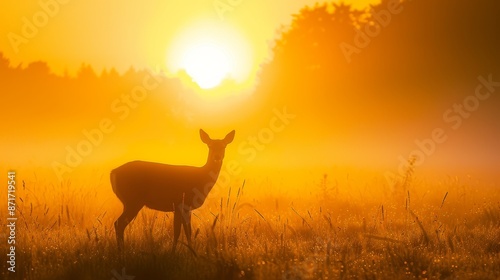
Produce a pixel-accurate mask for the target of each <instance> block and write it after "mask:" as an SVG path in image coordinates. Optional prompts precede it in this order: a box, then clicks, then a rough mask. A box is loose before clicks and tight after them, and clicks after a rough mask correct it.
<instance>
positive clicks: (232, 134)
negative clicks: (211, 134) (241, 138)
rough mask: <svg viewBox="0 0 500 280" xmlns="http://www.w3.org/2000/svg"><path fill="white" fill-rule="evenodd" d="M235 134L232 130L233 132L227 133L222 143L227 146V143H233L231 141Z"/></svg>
mask: <svg viewBox="0 0 500 280" xmlns="http://www.w3.org/2000/svg"><path fill="white" fill-rule="evenodd" d="M235 133H236V132H235V131H234V130H233V131H231V132H229V133H228V134H227V135H226V137H224V142H225V143H226V145H227V144H229V143H231V142H233V140H234V134H235Z"/></svg>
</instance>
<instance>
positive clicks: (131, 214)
mask: <svg viewBox="0 0 500 280" xmlns="http://www.w3.org/2000/svg"><path fill="white" fill-rule="evenodd" d="M141 208H142V206H133V207H132V206H126V205H124V206H123V213H122V214H121V216H120V217H118V219H116V221H115V233H116V242H117V244H118V250H121V249H123V243H124V241H123V235H124V232H125V228H126V227H127V226H128V224H129V223H130V222H131V221H132V220H133V219H134V218H135V216H137V213H139V211H140V210H141Z"/></svg>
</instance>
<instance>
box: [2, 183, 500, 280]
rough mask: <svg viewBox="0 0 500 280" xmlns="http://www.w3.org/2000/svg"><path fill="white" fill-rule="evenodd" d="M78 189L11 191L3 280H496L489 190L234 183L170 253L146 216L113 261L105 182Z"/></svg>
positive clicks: (499, 217)
mask: <svg viewBox="0 0 500 280" xmlns="http://www.w3.org/2000/svg"><path fill="white" fill-rule="evenodd" d="M407 175H411V174H407ZM88 180H89V183H81V184H76V185H75V184H74V183H72V181H71V180H67V181H64V182H62V183H58V184H56V183H50V182H44V181H43V180H40V181H38V180H37V179H35V178H32V179H29V180H28V179H26V180H22V181H21V180H20V181H19V182H18V188H17V195H18V198H17V204H18V209H17V210H18V213H17V215H18V217H19V220H18V228H17V243H16V244H17V259H16V272H15V273H11V272H8V271H7V263H6V262H5V261H2V265H1V268H2V270H1V271H2V272H1V273H0V275H1V278H2V279H36V280H43V279H117V280H120V279H128V280H132V279H135V280H140V279H499V278H500V254H499V253H500V199H499V198H500V197H499V193H498V191H497V189H496V188H495V186H493V185H491V186H488V185H486V184H485V185H481V183H480V182H477V181H474V180H472V179H470V180H461V179H458V178H448V179H445V180H443V181H442V182H440V183H428V182H425V181H423V180H419V179H418V178H409V177H408V178H406V180H401V181H400V182H398V183H397V184H395V185H394V186H393V187H392V188H391V187H389V186H388V185H387V183H386V182H385V181H384V180H382V179H381V180H373V181H372V182H371V183H366V184H365V183H358V182H357V181H356V180H353V179H346V178H334V176H328V175H326V174H325V175H324V177H314V178H310V179H309V178H308V179H307V180H309V181H310V183H308V184H305V185H300V186H298V187H297V188H296V189H295V188H287V187H286V184H280V183H276V182H275V181H273V180H272V179H269V180H260V181H259V180H252V179H247V180H246V181H244V180H243V179H241V180H239V181H237V182H233V183H232V184H231V185H229V186H226V187H222V186H218V188H219V189H218V190H217V191H214V193H212V194H210V195H209V198H208V199H207V201H206V202H205V204H204V205H203V207H201V208H200V209H198V210H195V211H194V217H193V236H194V242H193V244H192V246H191V247H190V246H188V245H187V244H186V243H185V240H186V239H185V236H183V235H181V241H183V242H182V243H181V244H179V245H180V246H179V245H178V248H177V251H176V252H175V253H173V252H171V245H172V238H173V237H172V234H173V227H172V224H173V215H172V213H163V212H155V211H151V210H146V209H143V210H142V211H141V212H140V213H139V215H138V216H137V218H136V220H134V221H133V222H132V223H131V225H130V226H129V227H128V228H127V229H126V232H125V245H126V248H125V251H123V252H119V251H118V250H117V248H116V240H115V234H114V228H113V222H114V220H115V219H116V218H117V217H118V216H119V214H120V213H121V204H120V202H119V201H118V199H116V197H115V196H114V194H113V193H112V191H111V188H110V185H109V182H108V178H107V176H104V175H103V176H95V177H91V178H90V179H88ZM1 207H2V208H4V207H5V202H4V200H3V199H2V206H1ZM2 246H6V245H5V244H3V245H2ZM2 260H5V254H3V257H2Z"/></svg>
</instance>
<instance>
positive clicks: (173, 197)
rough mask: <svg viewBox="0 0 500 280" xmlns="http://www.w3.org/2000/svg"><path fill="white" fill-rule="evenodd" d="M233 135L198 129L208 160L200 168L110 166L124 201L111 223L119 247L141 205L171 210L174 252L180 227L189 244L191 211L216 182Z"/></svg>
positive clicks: (135, 163)
mask: <svg viewBox="0 0 500 280" xmlns="http://www.w3.org/2000/svg"><path fill="white" fill-rule="evenodd" d="M234 134H235V131H234V130H233V131H231V132H230V133H228V134H227V135H226V137H225V138H224V139H221V140H213V139H211V138H210V136H208V134H207V133H206V132H205V131H203V130H202V129H200V138H201V141H203V143H205V144H207V145H208V149H209V152H208V159H207V162H206V164H205V165H204V166H201V167H195V166H183V165H169V164H162V163H156V162H145V161H132V162H128V163H125V164H123V165H121V166H120V167H118V168H116V169H113V170H112V171H111V175H110V179H111V185H112V187H113V192H114V193H115V194H116V196H117V197H118V198H119V199H120V201H121V202H122V204H123V213H122V214H121V216H120V217H119V218H118V219H117V220H116V221H115V223H114V226H115V232H116V240H117V244H118V249H119V250H121V249H122V248H123V246H124V232H125V228H126V227H127V225H128V224H129V223H130V222H131V221H132V220H133V219H134V218H135V217H136V216H137V213H139V211H140V210H141V209H142V208H143V207H144V206H146V207H148V208H151V209H154V210H158V211H163V212H174V242H173V246H172V250H173V251H175V248H176V245H177V241H178V239H179V235H180V233H181V226H182V227H183V228H184V233H185V234H186V238H187V240H188V244H191V211H192V210H194V209H197V208H199V207H200V206H201V205H203V203H204V202H205V199H206V198H207V195H208V193H209V192H210V190H211V189H212V188H213V186H214V185H215V182H216V181H217V178H218V176H219V172H220V169H221V166H222V160H223V158H224V154H225V149H226V146H227V145H228V144H229V143H231V142H232V141H233V139H234Z"/></svg>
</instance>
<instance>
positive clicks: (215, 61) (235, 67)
mask: <svg viewBox="0 0 500 280" xmlns="http://www.w3.org/2000/svg"><path fill="white" fill-rule="evenodd" d="M252 60H253V57H252V52H251V50H250V48H249V46H248V43H247V42H246V38H245V37H244V36H243V34H241V32H240V31H238V30H237V29H235V28H231V27H228V26H227V25H220V24H218V23H213V22H198V23H195V24H192V25H191V26H189V27H187V28H184V29H181V31H179V33H178V36H177V37H176V38H174V40H173V42H172V44H171V45H170V46H169V49H168V54H167V67H168V69H169V71H170V72H172V73H178V72H179V71H185V72H186V73H187V74H188V75H189V77H190V78H191V80H192V81H193V82H195V83H196V84H197V85H198V86H199V87H200V88H202V89H212V88H215V87H217V86H219V85H220V84H221V83H222V82H223V81H224V80H225V79H229V80H234V81H236V82H238V83H243V82H245V81H247V80H248V79H249V76H250V72H251V70H252V67H253V66H254V65H253V64H254V62H253V61H252Z"/></svg>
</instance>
